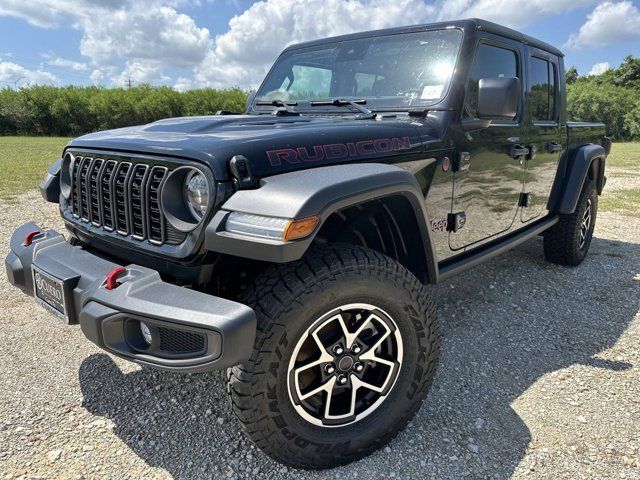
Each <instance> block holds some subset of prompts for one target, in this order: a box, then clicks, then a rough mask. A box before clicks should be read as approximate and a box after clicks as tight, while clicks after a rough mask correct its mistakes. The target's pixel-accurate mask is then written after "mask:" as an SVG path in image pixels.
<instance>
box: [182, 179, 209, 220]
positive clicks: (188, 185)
mask: <svg viewBox="0 0 640 480" xmlns="http://www.w3.org/2000/svg"><path fill="white" fill-rule="evenodd" d="M184 192H185V197H186V203H187V207H189V212H190V213H191V215H193V218H195V219H196V220H201V219H202V217H203V216H204V214H205V213H206V212H207V208H208V207H209V182H208V181H207V178H206V177H205V176H204V175H203V174H202V173H200V172H199V171H197V170H192V171H191V172H190V173H189V174H188V175H187V176H186V177H185V180H184Z"/></svg>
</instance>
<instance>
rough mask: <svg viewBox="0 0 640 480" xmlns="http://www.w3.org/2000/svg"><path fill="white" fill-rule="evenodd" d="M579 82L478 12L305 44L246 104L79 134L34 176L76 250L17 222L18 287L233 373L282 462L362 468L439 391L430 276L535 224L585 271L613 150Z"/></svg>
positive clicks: (557, 256) (153, 361) (552, 249)
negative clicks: (582, 101)
mask: <svg viewBox="0 0 640 480" xmlns="http://www.w3.org/2000/svg"><path fill="white" fill-rule="evenodd" d="M564 80H565V78H564V64H563V55H562V53H561V52H560V51H558V50H557V49H556V48H554V47H552V46H550V45H547V44H545V43H543V42H541V41H539V40H536V39H534V38H530V37H528V36H526V35H522V34H520V33H518V32H516V31H513V30H510V29H507V28H504V27H501V26H499V25H495V24H492V23H489V22H486V21H483V20H463V21H455V22H446V23H436V24H430V25H420V26H413V27H405V28H394V29H388V30H380V31H374V32H367V33H357V34H352V35H346V36H341V37H336V38H329V39H323V40H318V41H313V42H308V43H303V44H299V45H293V46H291V47H289V48H287V49H286V50H285V51H284V52H283V53H282V54H281V55H280V57H279V58H278V59H277V61H276V62H275V65H274V66H273V67H272V68H271V70H270V71H269V73H268V74H267V76H266V78H265V80H264V82H263V83H262V85H261V86H260V88H259V89H258V91H257V92H256V93H255V94H252V95H250V97H249V99H248V101H247V107H246V112H245V113H244V114H234V113H232V112H218V114H217V115H213V116H206V117H190V118H173V119H167V120H161V121H158V122H154V123H151V124H149V125H144V126H138V127H131V128H122V129H118V130H112V131H107V132H98V133H92V134H89V135H85V136H82V137H80V138H77V139H75V140H73V141H71V142H70V143H69V144H68V146H67V147H66V148H65V150H64V152H63V154H62V158H61V159H59V160H58V161H57V162H55V163H54V164H53V166H52V167H51V168H50V170H49V172H48V174H47V176H46V179H45V181H44V183H43V184H42V185H41V186H40V188H41V191H42V194H43V197H44V198H45V199H46V200H47V201H50V202H58V203H59V204H60V213H61V215H62V217H63V219H64V222H65V224H66V228H67V230H68V232H67V234H68V236H69V238H68V239H65V238H64V237H63V235H62V234H61V233H59V232H56V231H53V230H47V229H43V228H41V227H39V226H37V225H35V224H34V223H27V224H25V225H23V226H21V227H20V228H18V229H17V230H16V231H15V233H14V234H13V237H12V239H11V252H10V253H9V255H8V257H7V259H6V269H7V274H8V278H9V280H10V282H11V283H12V284H13V285H15V286H16V287H18V288H20V289H22V290H23V291H24V292H25V293H26V294H28V295H32V296H34V298H35V300H36V301H37V302H38V303H40V304H41V305H43V306H44V307H46V308H48V309H49V310H50V311H51V312H52V313H53V314H55V315H58V316H60V317H62V318H64V319H65V320H66V321H67V322H68V323H70V324H80V328H81V329H82V332H83V333H84V335H85V336H86V337H87V338H88V339H89V340H91V341H92V342H94V343H95V344H96V345H98V346H99V347H101V348H103V349H105V350H106V351H107V352H110V353H112V354H114V355H117V356H119V357H122V358H124V359H127V360H131V361H134V362H137V363H139V364H142V365H145V366H149V367H156V368H160V369H165V370H172V371H177V372H201V371H207V370H212V369H222V368H227V378H228V393H229V396H230V398H231V402H232V404H233V408H234V411H235V412H236V414H237V416H238V419H239V421H240V423H241V424H242V426H243V429H244V431H245V432H246V434H247V435H248V436H249V437H250V438H251V440H252V441H253V442H255V444H256V445H258V446H259V447H260V448H261V449H262V450H263V451H264V452H266V453H267V454H268V455H270V456H272V457H274V458H276V459H278V460H280V461H282V462H285V463H287V464H290V465H294V466H299V467H307V468H322V467H329V466H334V465H339V464H343V463H346V462H349V461H352V460H354V459H356V458H359V457H361V456H363V455H366V454H367V453H369V452H371V451H373V450H374V449H376V448H379V447H380V446H382V445H384V444H385V443H386V442H388V441H389V440H390V439H391V438H392V437H393V436H394V435H396V434H397V433H398V432H399V431H400V430H401V429H402V428H403V427H404V426H405V425H406V424H407V422H408V421H409V420H410V419H411V418H412V417H413V415H414V414H415V412H416V411H417V409H418V408H419V407H420V405H421V403H422V401H423V400H424V398H425V397H426V395H427V393H428V391H429V387H430V385H431V383H432V380H433V378H434V375H435V372H436V364H437V362H438V353H439V349H440V336H439V332H438V324H437V318H436V309H435V305H434V301H433V298H432V293H431V290H432V287H430V284H436V283H438V282H441V281H443V280H445V279H448V278H449V277H451V276H452V275H454V274H457V273H459V272H461V271H463V270H465V269H466V268H469V267H472V266H474V265H477V264H479V263H480V262H482V261H484V260H487V259H489V258H492V257H493V256H495V255H497V254H499V253H502V252H504V251H506V250H507V249H509V248H511V247H514V246H516V245H518V244H520V243H522V242H524V241H525V240H527V239H529V238H531V237H533V236H535V235H542V236H543V238H544V242H543V243H544V256H545V258H546V259H547V260H549V261H551V262H553V263H557V264H560V265H578V264H579V263H580V262H582V261H583V260H584V258H585V256H586V254H587V251H588V250H589V244H590V242H591V237H592V234H593V228H594V224H595V220H596V212H597V207H598V195H599V194H600V193H601V192H602V188H603V186H604V184H605V177H604V168H605V159H606V157H607V155H608V153H609V151H610V148H611V141H610V139H609V138H607V137H605V129H604V125H602V124H585V123H574V122H569V121H567V114H566V107H565V106H566V94H565V81H564Z"/></svg>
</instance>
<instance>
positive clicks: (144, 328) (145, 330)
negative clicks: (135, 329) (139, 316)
mask: <svg viewBox="0 0 640 480" xmlns="http://www.w3.org/2000/svg"><path fill="white" fill-rule="evenodd" d="M140 332H142V337H143V338H144V341H145V342H147V344H148V345H151V340H153V337H152V336H151V330H150V329H149V326H148V325H147V324H146V323H144V322H140Z"/></svg>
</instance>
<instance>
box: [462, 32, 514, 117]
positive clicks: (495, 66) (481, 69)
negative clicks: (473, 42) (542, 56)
mask: <svg viewBox="0 0 640 480" xmlns="http://www.w3.org/2000/svg"><path fill="white" fill-rule="evenodd" d="M493 77H499V78H500V77H505V78H508V77H518V78H520V72H519V69H518V55H517V53H516V52H514V51H513V50H509V49H507V48H501V47H496V46H494V45H489V44H486V43H481V44H480V45H479V46H478V51H477V52H476V58H475V60H474V62H473V68H472V69H471V75H470V77H469V82H468V84H467V95H466V98H465V105H466V111H467V115H470V116H471V117H473V118H477V117H478V82H480V79H482V78H493Z"/></svg>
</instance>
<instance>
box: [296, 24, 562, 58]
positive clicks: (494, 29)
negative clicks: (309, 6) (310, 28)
mask: <svg viewBox="0 0 640 480" xmlns="http://www.w3.org/2000/svg"><path fill="white" fill-rule="evenodd" d="M447 27H458V28H462V29H465V30H470V29H473V30H482V31H484V32H489V33H493V34H496V35H500V36H502V37H506V38H510V39H512V40H516V41H518V42H522V43H525V44H527V45H531V46H532V47H535V48H539V49H540V50H545V51H547V52H549V53H552V54H553V55H558V56H559V57H562V56H564V54H563V53H562V52H561V51H560V50H558V49H557V48H556V47H554V46H552V45H549V44H548V43H545V42H543V41H541V40H538V39H536V38H533V37H530V36H529V35H525V34H524V33H520V32H518V31H516V30H513V29H511V28H507V27H504V26H502V25H498V24H497V23H493V22H489V21H487V20H481V19H479V18H469V19H465V20H454V21H451V22H438V23H428V24H423V25H412V26H407V27H395V28H385V29H383V30H371V31H368V32H359V33H351V34H349V35H340V36H338V37H330V38H322V39H319V40H312V41H310V42H304V43H298V44H295V45H291V46H289V47H287V50H289V49H297V48H304V47H313V46H316V45H323V44H327V43H335V42H341V41H345V40H355V39H358V38H367V37H375V36H381V35H392V34H397V33H411V32H419V31H422V30H430V29H438V28H447Z"/></svg>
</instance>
